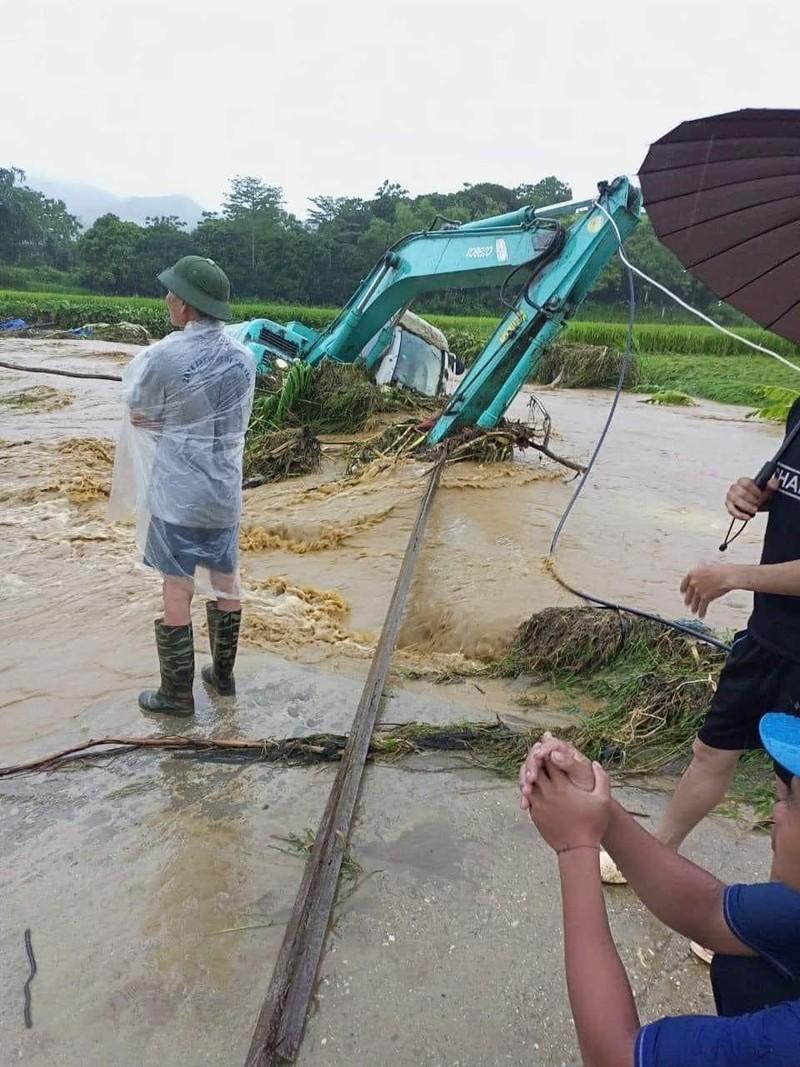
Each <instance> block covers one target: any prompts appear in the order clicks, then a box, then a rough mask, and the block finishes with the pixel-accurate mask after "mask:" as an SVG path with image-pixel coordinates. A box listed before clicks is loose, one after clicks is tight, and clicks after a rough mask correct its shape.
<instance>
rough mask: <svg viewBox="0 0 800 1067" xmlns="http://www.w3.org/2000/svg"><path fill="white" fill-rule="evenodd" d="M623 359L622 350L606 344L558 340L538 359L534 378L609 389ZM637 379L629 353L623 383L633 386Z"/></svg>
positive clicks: (635, 365) (547, 382) (635, 364)
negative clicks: (561, 341)
mask: <svg viewBox="0 0 800 1067" xmlns="http://www.w3.org/2000/svg"><path fill="white" fill-rule="evenodd" d="M622 360H623V355H622V353H621V352H619V351H618V350H617V349H616V348H611V347H610V346H609V345H589V344H577V343H574V342H569V341H567V342H563V343H559V342H557V343H556V344H553V345H550V347H549V348H548V349H547V351H546V352H545V353H544V355H543V356H542V358H541V359H540V360H539V363H538V365H537V367H536V372H535V375H534V380H535V381H537V382H540V383H542V384H543V385H560V386H563V387H564V388H568V389H591V388H609V387H612V386H615V385H616V384H617V381H618V380H619V375H620V371H621V369H622ZM640 381H641V370H640V367H639V362H638V360H637V359H636V357H635V356H632V357H631V356H629V358H628V369H627V372H626V375H625V386H626V388H628V389H634V388H636V386H637V385H638V384H639V383H640Z"/></svg>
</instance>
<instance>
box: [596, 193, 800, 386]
mask: <svg viewBox="0 0 800 1067" xmlns="http://www.w3.org/2000/svg"><path fill="white" fill-rule="evenodd" d="M594 206H595V207H598V208H599V209H600V210H601V211H602V212H603V214H604V215H605V217H606V218H607V219H608V221H609V222H610V223H611V225H612V226H613V228H614V233H615V234H616V237H617V254H618V255H619V258H620V259H621V260H622V262H623V263H624V264H625V266H626V267H627V268H628V270H629V271H632V272H633V273H634V274H636V275H638V277H640V278H641V279H642V280H643V281H645V282H647V284H648V285H653V286H655V288H656V289H659V290H660V291H661V292H662V293H664V294H665V295H666V296H668V297H669V298H670V299H671V300H674V301H675V303H676V304H679V305H680V306H681V307H682V308H683V309H684V311H688V312H690V313H691V314H692V315H695V316H696V317H697V318H698V319H702V320H703V322H705V323H707V324H708V325H709V326H713V327H714V329H715V330H719V332H720V333H724V334H725V336H726V337H732V338H733V340H734V341H738V342H739V343H740V344H743V345H747V347H748V348H752V349H754V350H755V351H756V352H763V353H764V355H765V356H772V358H773V359H777V360H779V361H780V362H781V363H784V364H785V365H786V366H787V367H791V368H792V370H795V371H797V372H798V374H800V367H798V366H797V364H796V363H792V361H791V360H790V359H786V358H785V357H784V356H782V355H780V354H779V353H778V352H774V351H773V350H772V349H771V348H765V347H764V345H759V344H756V342H755V341H750V340H749V339H748V338H747V337H740V335H739V334H738V333H734V332H733V330H729V329H728V328H727V327H726V326H722V325H721V324H720V323H719V322H714V320H713V319H712V318H711V317H710V316H709V315H706V314H704V312H702V311H698V309H697V308H695V307H692V305H691V304H687V303H686V301H685V300H682V299H681V298H680V297H679V296H678V295H677V293H673V292H672V290H671V289H668V288H667V287H666V285H662V284H661V282H657V281H656V280H655V278H651V277H650V275H649V274H645V272H644V271H643V270H639V268H638V267H636V266H634V264H633V263H631V261H630V260H629V259H628V257H627V256H626V255H625V253H624V251H623V250H622V235H621V234H620V232H619V227H618V226H617V224H616V222H615V221H614V219H613V217H612V216H611V215H610V214H609V212H608V211H607V210H606V208H605V207H603V205H602V204H601V203H599V202H598V201H597V200H595V201H594Z"/></svg>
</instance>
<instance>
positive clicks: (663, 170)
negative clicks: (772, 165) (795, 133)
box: [638, 146, 800, 178]
mask: <svg viewBox="0 0 800 1067" xmlns="http://www.w3.org/2000/svg"><path fill="white" fill-rule="evenodd" d="M793 157H797V158H800V146H799V147H798V149H797V151H796V152H779V153H778V154H777V155H772V156H758V157H755V156H731V157H730V158H728V159H713V160H710V161H709V162H705V161H703V162H701V163H673V164H672V166H670V167H653V168H652V169H648V170H644V169H642V170H640V171H639V172H638V174H639V177H642V176H644V177H645V178H649V177H650V175H651V174H668V173H669V172H670V171H679V170H690V169H691V168H692V167H713V166H714V164H715V163H746V162H747V161H748V160H750V159H755V158H758V161H759V162H762V161H763V160H766V159H791V158H793ZM776 177H778V175H776Z"/></svg>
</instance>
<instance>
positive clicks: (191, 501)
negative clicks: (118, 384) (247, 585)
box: [111, 256, 255, 715]
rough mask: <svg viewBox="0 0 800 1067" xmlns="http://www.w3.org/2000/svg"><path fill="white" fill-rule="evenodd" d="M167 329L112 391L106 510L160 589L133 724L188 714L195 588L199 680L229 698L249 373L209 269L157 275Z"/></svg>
mask: <svg viewBox="0 0 800 1067" xmlns="http://www.w3.org/2000/svg"><path fill="white" fill-rule="evenodd" d="M159 281H160V282H161V283H162V285H163V286H164V287H165V289H167V297H166V300H167V307H168V309H169V314H170V319H171V322H172V325H173V326H175V327H177V329H176V331H175V332H174V333H171V334H169V335H168V336H167V337H165V338H164V339H163V340H162V341H159V342H158V343H157V344H154V345H151V346H150V347H149V348H146V349H144V351H142V352H141V353H140V354H139V355H137V356H136V358H135V359H134V360H133V361H132V362H131V364H130V365H129V367H128V368H127V370H126V372H125V375H124V379H123V394H124V401H125V405H126V409H127V410H126V416H127V417H126V418H125V419H124V420H123V428H122V432H121V434H120V441H119V445H118V449H117V457H116V462H115V470H114V488H113V490H112V500H111V510H112V513H113V512H114V511H115V510H116V513H117V514H116V516H112V517H121V515H122V514H123V513H126V512H127V514H129V515H130V513H131V511H132V510H133V511H134V512H135V515H136V519H137V533H138V537H137V540H138V542H139V545H140V547H141V549H142V553H143V558H144V562H145V564H146V565H147V566H149V567H152V568H153V569H155V570H157V571H159V572H160V573H161V575H162V578H163V599H164V615H163V618H160V619H157V620H156V623H155V634H156V647H157V649H158V658H159V664H160V668H161V685H160V687H159V688H158V689H156V690H147V691H145V692H143V693H141V694H140V696H139V706H140V707H141V708H142V710H143V711H145V712H155V713H161V714H167V715H191V714H192V713H193V712H194V697H193V694H192V684H193V681H194V672H195V665H194V639H193V633H192V621H191V604H192V597H193V595H194V593H195V588H196V580H199V581H201V582H203V583H204V584H205V586H206V588H207V590H208V592H209V593H210V596H211V597H212V599H211V600H210V601H209V602H208V604H207V606H206V609H207V616H208V630H209V639H210V644H211V654H212V659H213V663H212V665H210V666H208V667H205V668H204V669H203V672H202V677H203V680H204V681H205V682H206V684H207V685H209V686H210V687H211V688H212V689H214V690H216V692H217V693H219V694H222V695H232V694H233V693H234V692H235V684H234V678H233V666H234V661H235V658H236V649H237V644H238V639H239V625H240V621H241V601H240V591H239V576H238V555H239V519H240V515H241V504H242V460H243V453H244V438H245V431H246V429H247V424H248V421H249V418H250V409H251V407H252V403H253V389H254V384H255V364H254V361H253V357H252V356H251V355H250V352H249V351H248V349H246V348H245V347H244V346H243V345H240V344H239V343H238V342H236V341H234V340H233V339H232V338H230V337H228V335H227V334H226V333H224V332H223V329H222V325H223V322H224V321H225V320H227V319H230V317H231V310H230V305H229V297H230V285H229V282H228V278H227V277H226V275H225V273H224V271H222V270H221V269H220V267H218V266H217V265H216V263H214V262H213V261H212V260H210V259H204V258H202V257H201V256H185V257H184V258H183V259H181V260H179V261H178V262H177V263H176V264H175V266H174V267H171V268H169V270H165V271H164V272H163V273H162V274H160V275H159Z"/></svg>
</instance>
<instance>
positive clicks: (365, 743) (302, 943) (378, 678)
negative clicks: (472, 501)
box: [245, 453, 446, 1067]
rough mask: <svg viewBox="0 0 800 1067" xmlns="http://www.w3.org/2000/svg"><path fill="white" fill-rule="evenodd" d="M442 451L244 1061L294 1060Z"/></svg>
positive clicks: (260, 1065) (250, 1066)
mask: <svg viewBox="0 0 800 1067" xmlns="http://www.w3.org/2000/svg"><path fill="white" fill-rule="evenodd" d="M445 458H446V453H445V456H443V457H442V458H441V459H440V460H439V462H438V463H437V464H436V466H435V467H434V468H433V470H432V471H431V474H430V477H429V480H428V487H427V489H426V491H425V495H424V497H423V498H422V502H421V504H420V507H419V512H418V513H417V518H416V521H415V523H414V528H413V530H412V531H411V537H410V538H409V541H408V545H407V546H406V551H405V556H404V557H403V562H402V565H401V567H400V573H399V574H398V576H397V582H396V584H395V587H394V592H393V593H392V599H391V601H390V603H389V610H388V611H387V613H386V618H385V620H384V623H383V629H382V631H381V636H380V638H379V640H378V644H377V647H376V649H375V654H374V655H373V657H372V663H371V664H370V668H369V674H368V675H367V680H366V682H365V683H364V689H363V691H362V693H361V699H360V701H359V703H358V708H357V709H356V713H355V717H354V719H353V724H352V726H351V728H350V733H349V738H348V742H347V747H346V749H345V752H344V756H343V757H342V762H341V763H340V764H339V769H338V772H337V774H336V780H335V781H334V783H333V787H332V789H331V792H330V796H329V797H328V802H327V804H326V806H325V811H324V813H323V816H322V821H321V822H320V825H319V828H318V830H317V835H316V839H315V842H314V848H313V850H312V852H311V856H310V857H309V860H308V863H307V864H306V869H305V872H304V874H303V880H302V882H301V883H300V889H299V890H298V893H297V897H296V898H295V902H294V908H293V910H292V915H291V918H290V919H289V923H288V925H287V927H286V933H285V934H284V938H283V943H282V944H281V948H280V952H279V953H278V959H277V962H276V964H275V969H274V970H273V972H272V978H271V980H270V983H269V988H268V989H267V995H266V998H265V1000H264V1003H263V1005H262V1007H261V1012H260V1013H259V1016H258V1020H257V1022H256V1027H255V1030H254V1032H253V1040H252V1042H251V1044H250V1051H249V1052H248V1054H247V1059H246V1060H245V1067H278V1065H280V1064H285V1063H291V1062H293V1061H294V1059H295V1057H296V1056H297V1053H298V1051H299V1048H300V1042H301V1041H302V1039H303V1033H304V1031H305V1025H306V1019H307V1017H308V1009H309V1006H310V1004H311V997H312V995H313V991H314V983H315V980H316V976H317V970H318V968H319V962H320V959H321V958H322V952H323V949H324V947H325V937H326V935H327V933H328V927H329V925H330V920H331V912H332V910H333V904H334V900H335V897H336V887H337V884H338V881H339V872H340V871H341V867H342V859H343V857H344V853H345V849H346V848H347V841H348V837H349V835H350V826H351V823H352V820H353V815H354V813H355V807H356V802H357V800H358V795H359V791H360V788H361V780H362V777H363V773H364V764H365V762H366V758H367V754H368V752H369V744H370V740H371V738H372V733H373V730H374V728H375V722H376V720H377V717H378V711H379V709H380V705H381V699H382V697H383V690H384V687H385V684H386V677H387V675H388V673H389V666H390V664H391V660H392V653H393V652H394V646H395V643H396V641H397V635H398V633H399V630H400V622H401V619H402V614H403V607H404V606H405V602H406V598H407V596H408V592H409V590H410V588H411V581H412V579H413V577H414V568H415V566H416V562H417V558H418V556H419V550H420V547H421V545H422V538H423V535H424V532H425V526H426V524H427V521H428V515H429V512H430V509H431V504H432V502H433V499H434V497H435V495H436V490H437V489H438V487H439V479H440V478H441V474H442V469H443V467H444V462H445Z"/></svg>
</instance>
